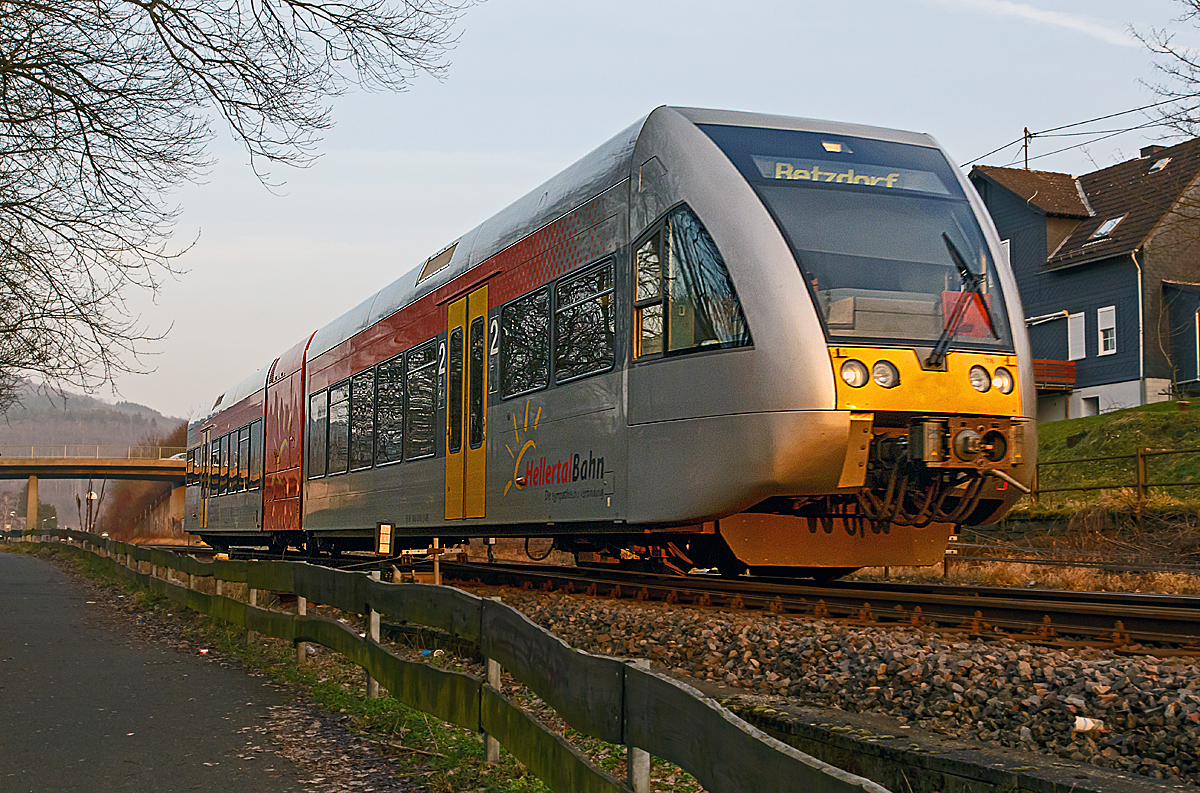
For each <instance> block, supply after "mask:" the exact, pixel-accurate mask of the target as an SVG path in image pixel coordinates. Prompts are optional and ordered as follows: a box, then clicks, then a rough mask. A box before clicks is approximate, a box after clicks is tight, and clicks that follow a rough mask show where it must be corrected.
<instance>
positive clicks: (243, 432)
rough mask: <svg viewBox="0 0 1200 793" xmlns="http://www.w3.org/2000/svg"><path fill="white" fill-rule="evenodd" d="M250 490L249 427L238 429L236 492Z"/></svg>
mask: <svg viewBox="0 0 1200 793" xmlns="http://www.w3.org/2000/svg"><path fill="white" fill-rule="evenodd" d="M249 489H250V425H249V424H247V425H246V426H244V427H241V428H239V429H238V492H239V493H244V492H246V491H248V490H249Z"/></svg>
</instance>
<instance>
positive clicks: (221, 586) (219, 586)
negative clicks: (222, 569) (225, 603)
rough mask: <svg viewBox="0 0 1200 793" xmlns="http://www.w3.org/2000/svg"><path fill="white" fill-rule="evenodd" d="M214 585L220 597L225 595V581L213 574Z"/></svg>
mask: <svg viewBox="0 0 1200 793" xmlns="http://www.w3.org/2000/svg"><path fill="white" fill-rule="evenodd" d="M213 586H214V587H215V588H216V591H217V596H218V597H224V596H225V582H224V581H222V580H221V579H219V578H217V577H216V576H213Z"/></svg>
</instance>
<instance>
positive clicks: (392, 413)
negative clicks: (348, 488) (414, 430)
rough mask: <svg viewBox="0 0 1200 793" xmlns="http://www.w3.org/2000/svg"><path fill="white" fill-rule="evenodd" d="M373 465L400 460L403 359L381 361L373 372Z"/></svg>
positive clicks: (402, 446) (401, 447)
mask: <svg viewBox="0 0 1200 793" xmlns="http://www.w3.org/2000/svg"><path fill="white" fill-rule="evenodd" d="M376 382H377V383H378V386H379V388H378V390H377V391H376V396H375V432H376V441H375V464H376V465H383V464H384V463H394V462H398V461H399V460H401V459H403V458H404V356H403V355H398V356H396V357H395V358H393V359H391V360H390V361H384V362H383V363H381V364H379V366H378V367H377V369H376Z"/></svg>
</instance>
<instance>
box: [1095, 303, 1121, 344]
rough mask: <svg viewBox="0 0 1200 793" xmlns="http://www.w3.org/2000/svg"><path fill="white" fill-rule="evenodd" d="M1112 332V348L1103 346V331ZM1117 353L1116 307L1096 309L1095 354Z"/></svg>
mask: <svg viewBox="0 0 1200 793" xmlns="http://www.w3.org/2000/svg"><path fill="white" fill-rule="evenodd" d="M1106 330H1111V331H1112V347H1111V348H1106V347H1105V346H1104V331H1106ZM1116 351H1117V307H1116V306H1105V307H1104V308H1098V309H1096V354H1097V355H1112V354H1113V353H1115V352H1116Z"/></svg>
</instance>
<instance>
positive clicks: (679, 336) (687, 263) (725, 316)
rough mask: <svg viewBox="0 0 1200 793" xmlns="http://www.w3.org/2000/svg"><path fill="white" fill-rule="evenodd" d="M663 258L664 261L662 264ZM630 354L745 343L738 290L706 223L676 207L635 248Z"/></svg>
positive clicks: (745, 329) (639, 355)
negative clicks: (632, 328) (631, 347)
mask: <svg viewBox="0 0 1200 793" xmlns="http://www.w3.org/2000/svg"><path fill="white" fill-rule="evenodd" d="M664 263H665V265H666V266H665V267H664ZM634 268H635V270H636V278H635V279H634V304H633V305H634V334H633V343H634V357H635V358H642V357H645V356H649V355H656V354H658V353H661V352H663V351H664V349H665V351H666V352H668V353H672V352H686V351H689V350H700V349H719V348H721V347H745V346H748V345H749V344H750V330H749V328H748V327H747V325H746V317H745V315H744V313H743V312H742V304H741V302H740V301H739V300H738V296H737V290H735V289H734V287H733V280H732V279H731V278H730V277H729V270H728V269H727V268H726V267H725V260H724V259H723V258H722V257H721V252H720V251H718V250H717V246H716V243H714V242H713V239H712V237H711V236H710V235H709V233H708V230H707V229H705V228H704V224H702V223H701V222H700V219H699V218H698V217H696V214H695V213H694V212H692V210H691V209H689V208H688V207H686V206H681V207H679V208H678V209H675V210H674V211H672V212H671V213H670V215H668V216H667V218H666V219H665V220H664V221H663V222H662V224H661V225H660V226H659V227H658V228H657V229H655V230H654V231H653V232H651V234H650V236H649V237H647V238H646V239H645V240H644V241H643V242H642V243H641V244H640V245H639V246H638V248H637V251H636V252H635V254H634Z"/></svg>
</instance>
